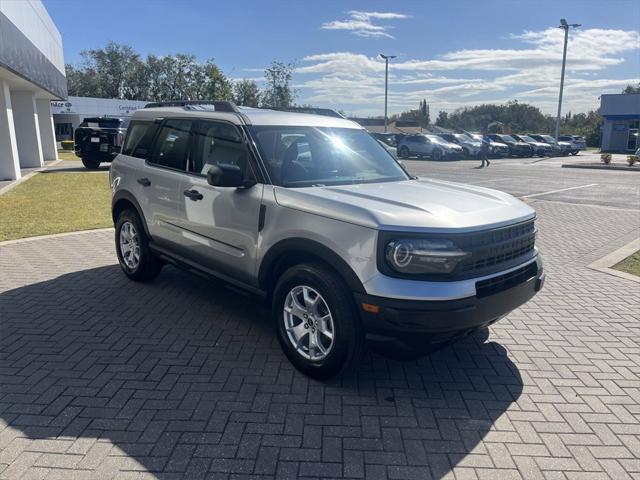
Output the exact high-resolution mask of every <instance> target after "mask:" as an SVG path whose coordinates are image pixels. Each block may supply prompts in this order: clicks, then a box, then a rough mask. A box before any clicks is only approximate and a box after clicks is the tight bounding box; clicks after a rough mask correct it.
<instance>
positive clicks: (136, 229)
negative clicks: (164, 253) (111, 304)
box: [115, 210, 162, 282]
mask: <svg viewBox="0 0 640 480" xmlns="http://www.w3.org/2000/svg"><path fill="white" fill-rule="evenodd" d="M115 241H116V253H117V255H118V262H120V268H122V271H123V272H124V273H125V275H126V276H127V277H129V278H130V279H131V280H135V281H137V282H145V281H149V280H152V279H154V278H155V277H157V276H158V274H159V273H160V270H161V269H162V262H161V261H160V259H159V258H158V257H157V256H156V255H155V254H154V253H153V252H152V251H151V248H150V247H149V237H147V235H146V233H145V231H144V227H143V226H142V221H141V220H140V217H139V216H138V213H137V212H135V211H134V210H125V211H123V212H122V213H121V214H120V215H119V216H118V220H117V222H116V235H115Z"/></svg>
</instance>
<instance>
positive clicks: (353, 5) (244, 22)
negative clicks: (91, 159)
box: [44, 0, 640, 115]
mask: <svg viewBox="0 0 640 480" xmlns="http://www.w3.org/2000/svg"><path fill="white" fill-rule="evenodd" d="M44 3H45V5H46V7H47V9H48V11H49V13H50V15H51V16H52V18H53V20H54V22H55V23H56V25H57V26H58V28H59V30H60V32H61V33H62V36H63V41H64V49H65V60H66V62H68V63H78V62H79V61H80V55H79V53H80V51H81V50H82V49H88V48H95V47H101V46H103V45H104V44H105V43H106V42H107V41H109V40H114V41H116V42H121V43H127V44H129V45H131V46H132V47H134V49H135V50H137V51H138V52H140V53H141V54H143V55H145V54H147V53H154V54H157V55H163V54H170V53H192V54H194V55H196V56H197V58H198V59H200V60H204V59H206V58H214V59H215V60H216V62H217V63H218V65H219V66H220V67H221V68H222V69H223V71H224V72H225V73H226V74H227V75H228V76H230V77H232V78H254V79H256V80H259V79H260V78H261V77H262V71H263V69H264V67H265V66H267V65H268V64H269V62H270V61H271V60H280V61H284V62H289V61H295V62H296V65H297V69H296V72H295V75H294V84H295V86H296V88H297V89H298V102H300V103H313V104H316V105H319V106H326V107H332V108H340V109H342V110H344V111H346V112H347V113H349V114H355V115H375V114H380V113H381V112H382V105H383V103H382V102H383V98H384V97H383V94H384V63H383V62H382V61H381V60H379V59H378V58H376V57H377V54H378V53H380V52H385V53H387V54H391V55H397V56H398V57H397V58H396V59H394V60H393V62H392V65H391V68H390V99H389V103H390V111H391V113H394V112H400V111H402V110H405V109H407V108H416V107H417V105H418V102H419V100H420V99H421V98H426V99H427V102H428V103H429V104H430V106H431V111H432V112H437V111H438V110H448V111H451V110H455V109H456V108H460V107H464V106H468V105H475V104H479V103H483V102H485V103H486V102H491V103H502V102H505V101H508V100H513V99H517V100H518V101H522V102H529V103H533V104H535V105H537V106H539V107H540V108H542V109H543V110H544V111H546V112H548V113H552V112H553V111H554V109H555V105H554V104H555V102H556V101H557V91H558V83H559V75H560V61H561V48H562V31H561V30H560V29H557V28H553V27H555V26H556V25H558V23H559V18H561V17H566V18H567V19H568V20H569V21H570V23H574V22H575V23H581V24H583V27H581V28H580V29H577V30H575V31H572V32H571V41H570V44H569V53H568V62H567V80H566V89H565V108H564V110H565V111H569V110H571V111H573V112H578V111H586V110H588V109H591V108H595V107H597V106H598V103H599V100H598V96H599V95H600V94H601V93H609V92H619V91H620V90H621V89H622V88H623V87H624V85H625V84H626V83H629V82H631V81H636V82H637V81H640V32H639V31H638V29H639V28H640V27H639V26H640V1H638V0H555V1H547V0H530V1H522V0H484V1H478V0H475V1H471V0H469V1H461V0H448V1H446V0H443V1H439V0H438V1H436V0H431V1H419V2H418V1H416V2H399V1H398V2H378V1H367V2H361V1H358V2H350V1H327V0H322V1H321V0H318V1H303V0H300V1H286V2H285V1H266V0H265V1H258V0H256V1H248V0H235V1H233V2H227V1H224V2H223V1H204V0H203V1H200V0H183V1H178V0H174V1H168V0H128V1H121V0H110V1H109V2H91V3H89V2H86V1H81V0H44Z"/></svg>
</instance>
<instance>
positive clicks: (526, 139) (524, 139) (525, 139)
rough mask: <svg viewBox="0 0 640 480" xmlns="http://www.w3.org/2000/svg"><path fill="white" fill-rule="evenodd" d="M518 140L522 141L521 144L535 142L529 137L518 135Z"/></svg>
mask: <svg viewBox="0 0 640 480" xmlns="http://www.w3.org/2000/svg"><path fill="white" fill-rule="evenodd" d="M520 138H521V139H522V141H523V142H535V140H534V139H533V138H531V137H530V136H529V135H520Z"/></svg>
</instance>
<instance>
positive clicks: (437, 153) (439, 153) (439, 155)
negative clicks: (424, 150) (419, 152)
mask: <svg viewBox="0 0 640 480" xmlns="http://www.w3.org/2000/svg"><path fill="white" fill-rule="evenodd" d="M443 156H444V155H443V153H442V150H439V149H437V148H436V149H435V150H434V151H433V152H431V158H433V159H434V160H436V161H438V160H442V157H443Z"/></svg>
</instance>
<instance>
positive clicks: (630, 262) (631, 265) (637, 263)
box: [612, 250, 640, 277]
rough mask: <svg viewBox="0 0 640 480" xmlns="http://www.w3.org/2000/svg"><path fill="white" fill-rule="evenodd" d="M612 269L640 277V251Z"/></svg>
mask: <svg viewBox="0 0 640 480" xmlns="http://www.w3.org/2000/svg"><path fill="white" fill-rule="evenodd" d="M612 268H615V269H616V270H620V271H621V272H626V273H630V274H631V275H636V276H638V277H640V250H638V251H637V252H636V253H634V254H633V255H630V256H628V257H627V258H625V259H624V260H622V261H621V262H620V263H616V264H615V265H614V266H613V267H612Z"/></svg>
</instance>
